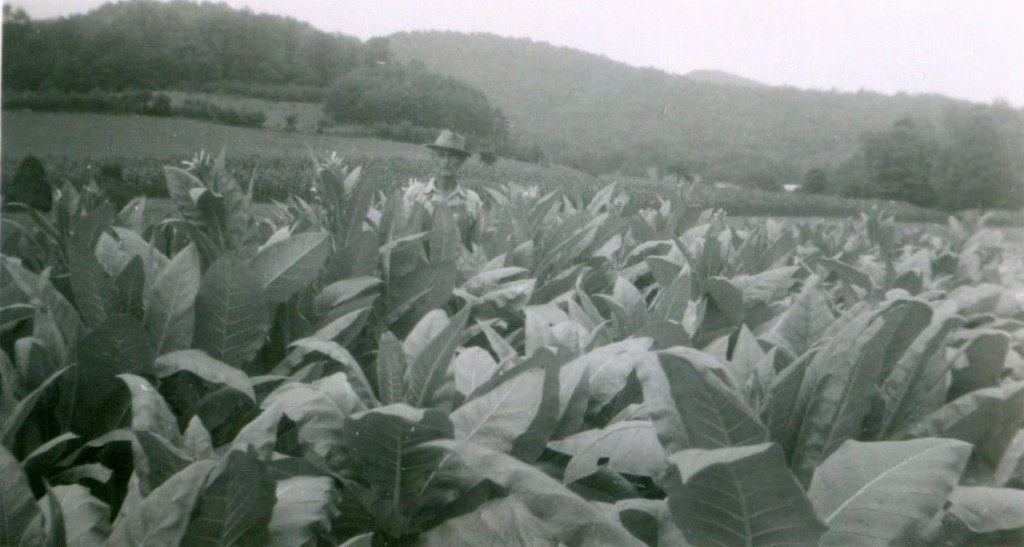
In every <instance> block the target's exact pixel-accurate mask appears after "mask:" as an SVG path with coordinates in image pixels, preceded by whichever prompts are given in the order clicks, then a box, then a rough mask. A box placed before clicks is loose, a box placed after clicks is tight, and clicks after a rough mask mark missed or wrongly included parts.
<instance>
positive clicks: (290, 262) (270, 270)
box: [249, 233, 331, 304]
mask: <svg viewBox="0 0 1024 547" xmlns="http://www.w3.org/2000/svg"><path fill="white" fill-rule="evenodd" d="M330 249H331V246H330V236H329V235H328V234H326V233H308V234H299V235H294V236H292V237H290V238H288V239H286V240H284V241H281V242H278V243H275V244H273V245H270V246H269V247H267V248H266V249H263V250H261V251H260V252H259V253H258V254H257V255H256V257H255V258H253V259H252V262H250V264H249V266H250V267H251V268H252V270H253V271H254V272H255V273H256V275H257V276H259V278H260V281H261V283H262V285H263V294H264V297H265V298H266V299H267V302H269V303H271V304H279V303H281V302H284V301H285V300H288V297H290V296H291V295H292V294H294V293H295V292H296V291H298V290H299V289H301V288H303V287H305V286H307V285H309V284H310V283H311V282H312V281H313V280H314V279H316V276H317V274H318V273H319V272H320V267H321V266H323V264H324V261H325V260H327V255H328V253H329V252H330Z"/></svg>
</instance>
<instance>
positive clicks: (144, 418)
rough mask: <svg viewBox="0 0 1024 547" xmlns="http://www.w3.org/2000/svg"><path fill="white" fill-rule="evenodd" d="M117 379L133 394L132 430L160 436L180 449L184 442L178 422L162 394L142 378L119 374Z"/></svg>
mask: <svg viewBox="0 0 1024 547" xmlns="http://www.w3.org/2000/svg"><path fill="white" fill-rule="evenodd" d="M117 377H118V378H120V379H121V381H122V382H124V384H125V385H126V386H127V387H128V391H130V392H131V394H132V429H133V430H135V431H137V432H138V431H146V432H148V433H152V434H154V435H159V436H161V437H163V438H164V439H165V440H167V441H169V442H170V443H171V444H172V445H174V446H177V447H180V446H181V442H182V441H181V432H180V431H178V421H177V419H176V418H175V417H174V413H173V412H171V408H170V407H169V406H167V401H165V400H164V398H163V396H161V395H160V392H159V391H157V390H156V388H155V387H153V385H152V384H150V383H149V382H148V381H146V379H145V378H142V377H140V376H136V375H134V374H119V375H118V376H117Z"/></svg>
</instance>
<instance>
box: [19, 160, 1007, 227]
mask: <svg viewBox="0 0 1024 547" xmlns="http://www.w3.org/2000/svg"><path fill="white" fill-rule="evenodd" d="M348 159H349V161H352V162H354V163H357V164H359V165H361V166H363V173H364V176H366V177H370V178H373V179H375V181H376V183H377V184H378V187H379V188H380V189H381V191H384V192H385V193H390V192H391V191H394V190H395V189H398V188H402V187H404V186H406V185H407V184H408V182H409V181H410V180H412V179H423V178H426V177H429V175H430V165H429V163H428V162H427V161H426V160H418V159H410V158H381V157H355V158H348ZM107 163H113V164H118V165H120V166H121V167H122V172H123V176H124V182H123V184H124V185H125V186H127V187H128V190H129V192H128V193H129V194H134V195H143V196H149V197H162V198H166V197H167V188H166V185H165V184H164V179H163V167H164V166H166V165H181V161H180V159H179V158H166V159H161V158H104V159H102V160H100V159H97V160H89V159H68V158H51V159H49V160H48V161H47V168H48V169H49V172H50V179H51V180H52V181H55V182H57V183H58V184H60V183H61V182H63V181H70V182H72V183H73V184H75V185H77V186H81V185H82V184H83V183H85V182H87V181H89V180H90V179H92V178H93V177H95V176H96V174H97V173H98V171H99V168H100V166H101V165H102V164H107ZM311 165H312V164H311V162H310V160H309V158H308V157H303V156H277V157H266V156H254V155H253V156H239V157H237V158H235V159H234V160H233V161H232V165H231V167H230V171H231V173H232V175H233V176H234V177H235V178H237V179H238V180H241V181H244V182H245V183H246V184H247V183H248V181H250V180H252V181H253V195H254V199H255V200H256V201H264V202H269V201H286V200H287V199H288V197H289V196H298V197H302V198H306V199H308V198H309V197H310V193H309V190H310V188H311V187H312V184H313V182H314V180H315V171H314V169H313V168H312V167H311ZM15 168H16V163H15V162H14V159H13V158H5V159H4V169H3V172H4V173H5V174H7V175H6V178H7V180H5V182H7V183H9V182H10V178H9V177H10V176H11V175H10V174H12V173H14V172H15V170H16V169H15ZM463 180H464V183H465V184H466V185H467V186H468V187H470V188H474V189H477V190H481V189H483V188H488V187H489V188H501V187H504V186H506V185H509V184H518V185H521V186H527V187H528V186H536V187H537V188H538V190H539V191H541V192H549V191H556V190H557V191H559V192H562V193H564V194H565V195H567V196H570V197H572V198H573V199H576V200H585V199H589V198H590V197H591V196H593V195H594V193H595V191H596V190H597V189H598V188H600V184H601V182H600V181H598V180H597V179H595V178H593V177H590V176H588V175H585V174H582V173H579V172H577V171H573V170H571V169H567V168H563V167H559V166H540V165H531V164H525V163H521V162H509V161H498V162H497V163H496V164H495V165H492V166H487V165H484V164H483V163H481V162H477V161H473V162H470V163H469V164H467V165H466V166H465V168H464V173H463ZM623 188H624V189H625V191H626V193H627V195H628V197H629V202H628V204H627V206H626V207H627V209H628V210H631V211H636V210H640V209H645V208H657V207H659V206H660V203H661V202H662V201H663V200H666V199H669V198H670V197H671V196H672V195H674V194H675V193H676V192H677V191H678V187H677V186H675V185H672V184H668V183H652V184H637V183H634V182H627V183H625V184H623ZM689 196H690V198H691V199H692V200H693V202H694V204H695V205H699V206H702V207H706V208H715V209H722V210H724V211H726V212H727V213H729V214H731V215H735V216H784V217H801V216H820V217H854V216H857V215H859V214H861V213H866V212H868V211H870V210H872V209H880V210H883V211H886V212H888V213H889V214H892V215H894V216H895V217H896V218H897V219H898V220H900V221H905V222H945V219H946V216H947V215H946V214H944V213H942V212H939V211H934V210H930V209H923V208H920V207H915V206H912V205H909V204H904V203H896V202H886V201H880V200H860V199H846V198H839V197H835V196H818V195H807V194H787V193H777V192H764V191H760V190H755V189H734V188H728V189H726V188H717V187H714V186H711V185H707V186H693V187H691V188H690V191H689ZM485 197H486V196H485ZM1010 222H1014V219H1010ZM1016 222H1019V219H1016Z"/></svg>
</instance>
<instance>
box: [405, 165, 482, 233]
mask: <svg viewBox="0 0 1024 547" xmlns="http://www.w3.org/2000/svg"><path fill="white" fill-rule="evenodd" d="M402 202H403V203H402V205H403V207H404V208H405V211H406V213H408V212H409V211H411V210H412V208H413V206H415V205H416V204H417V203H422V204H423V208H424V209H426V212H427V219H425V225H424V229H429V226H430V217H432V216H433V214H434V207H435V206H436V205H437V204H438V203H444V204H445V205H447V206H448V209H449V210H450V211H451V212H452V215H453V216H454V217H455V222H456V224H458V226H459V231H460V232H461V234H462V241H463V244H464V245H465V246H466V248H472V244H475V243H477V242H479V237H480V234H479V231H480V215H481V213H482V211H483V202H482V201H481V200H480V196H479V195H477V193H476V192H474V191H472V190H470V189H468V188H463V187H462V186H461V185H460V186H458V187H457V188H456V190H455V191H454V192H452V193H451V194H448V195H447V196H445V195H444V194H443V193H442V192H441V190H439V189H438V188H437V186H436V185H435V184H434V179H430V180H429V181H427V182H422V181H414V182H413V183H412V184H411V185H410V186H409V188H408V189H406V191H405V195H404V196H403V197H402Z"/></svg>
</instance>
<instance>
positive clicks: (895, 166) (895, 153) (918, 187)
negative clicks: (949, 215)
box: [861, 118, 937, 206]
mask: <svg viewBox="0 0 1024 547" xmlns="http://www.w3.org/2000/svg"><path fill="white" fill-rule="evenodd" d="M861 150H862V151H863V154H864V161H865V167H866V169H867V176H868V182H869V183H870V184H871V185H872V186H873V187H874V190H875V193H876V195H877V196H878V197H880V198H883V199H892V200H901V201H908V202H910V203H913V204H915V205H921V206H930V205H933V204H934V203H935V190H934V189H933V188H932V177H933V172H934V170H935V165H936V159H937V149H936V145H935V143H934V141H933V140H932V139H931V138H930V136H929V135H928V134H927V133H926V132H925V130H924V129H923V128H922V127H920V126H919V125H918V124H915V123H914V121H913V120H911V119H909V118H904V119H901V120H899V121H897V122H896V123H895V124H893V126H892V127H891V128H890V129H889V130H887V131H882V132H880V133H869V134H867V135H865V136H864V137H863V138H862V140H861Z"/></svg>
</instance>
